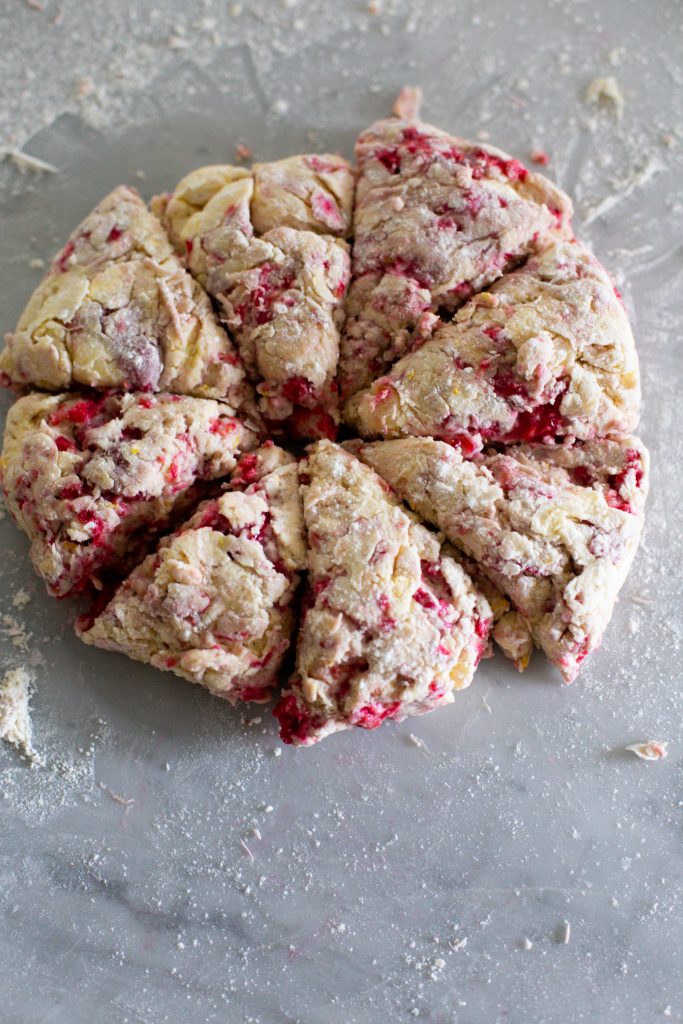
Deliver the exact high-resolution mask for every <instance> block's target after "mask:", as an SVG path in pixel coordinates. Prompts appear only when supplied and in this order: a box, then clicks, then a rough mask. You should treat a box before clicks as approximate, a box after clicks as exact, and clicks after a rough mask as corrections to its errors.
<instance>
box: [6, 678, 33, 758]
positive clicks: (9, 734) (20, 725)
mask: <svg viewBox="0 0 683 1024" xmlns="http://www.w3.org/2000/svg"><path fill="white" fill-rule="evenodd" d="M32 682H33V676H32V675H31V673H30V672H29V671H28V669H26V668H24V667H23V666H22V665H19V666H18V667H17V668H10V669H8V670H7V671H6V672H5V675H4V676H3V678H2V681H1V682H0V739H2V740H6V742H7V743H11V744H12V745H13V746H15V747H16V748H17V750H19V751H21V753H23V754H24V756H25V757H27V758H29V759H30V760H31V761H36V762H39V760H40V758H39V756H38V754H37V753H36V751H35V749H34V747H33V741H32V736H31V713H30V710H29V699H30V687H31V683H32Z"/></svg>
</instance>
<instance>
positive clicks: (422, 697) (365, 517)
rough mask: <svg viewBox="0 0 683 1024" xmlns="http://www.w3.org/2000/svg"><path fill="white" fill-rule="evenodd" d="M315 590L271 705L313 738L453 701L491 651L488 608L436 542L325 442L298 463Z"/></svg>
mask: <svg viewBox="0 0 683 1024" xmlns="http://www.w3.org/2000/svg"><path fill="white" fill-rule="evenodd" d="M300 479H301V483H302V488H301V489H302V492H303V501H304V519H305V524H306V531H307V535H308V569H309V577H308V590H307V593H306V596H305V598H304V612H303V622H302V626H301V630H300V633H299V639H298V646H297V660H296V674H295V676H294V678H293V680H292V681H291V683H290V689H289V690H288V691H286V692H285V694H283V697H282V699H281V700H280V702H279V704H278V705H277V707H276V709H275V715H276V717H277V718H278V720H279V722H280V730H281V733H280V734H281V736H282V739H283V740H284V741H285V742H286V743H294V744H297V745H307V744H311V743H315V742H316V741H317V740H319V739H322V737H324V736H326V735H328V734H329V733H333V732H337V731H338V730H340V729H347V728H350V727H351V726H360V727H361V728H364V729H374V728H376V727H377V726H378V725H380V724H381V723H382V722H383V721H384V720H385V719H387V718H392V719H395V720H399V721H400V720H401V719H403V718H405V717H406V716H407V715H415V714H422V713H424V712H426V711H431V710H432V709H433V708H436V707H439V706H441V705H442V704H449V703H451V701H452V700H453V692H454V691H455V690H459V689H462V688H463V687H465V686H467V685H468V684H469V682H470V680H471V678H472V674H473V672H474V669H475V667H476V665H477V663H478V661H479V659H480V657H481V656H482V653H483V652H484V651H485V649H486V647H487V638H488V633H489V628H490V625H491V610H490V608H489V606H488V603H487V601H486V600H485V598H483V597H482V596H481V595H480V594H479V593H478V592H477V591H476V590H475V588H474V587H473V586H472V583H471V581H470V579H469V577H468V576H467V574H466V573H465V571H464V570H463V569H462V568H461V567H460V565H458V563H457V562H456V561H455V560H454V559H453V558H451V557H449V556H448V554H447V553H446V552H445V551H444V549H443V547H442V543H441V538H440V537H439V536H438V535H437V534H434V533H432V532H431V531H430V530H428V529H426V528H425V527H424V526H422V525H421V524H420V523H419V522H417V520H416V518H415V517H414V516H413V515H412V514H411V513H409V512H407V511H406V510H405V509H404V508H403V506H402V505H401V504H400V502H399V499H398V498H396V497H395V496H394V495H393V494H392V493H391V491H390V489H389V487H388V486H387V485H386V484H385V483H384V482H383V481H382V480H381V479H380V478H379V477H378V476H377V474H376V473H374V472H373V471H372V470H371V469H369V468H368V467H367V466H364V465H363V464H362V463H361V462H359V461H358V460H357V459H356V458H355V457H354V456H353V455H351V454H350V453H349V452H347V451H344V449H343V448H341V447H339V446H338V445H335V444H332V443H331V442H329V441H321V442H319V443H318V444H317V445H315V446H312V447H311V448H310V449H309V454H308V457H307V458H306V459H304V460H303V461H302V463H301V465H300Z"/></svg>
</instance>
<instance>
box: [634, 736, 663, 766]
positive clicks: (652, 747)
mask: <svg viewBox="0 0 683 1024" xmlns="http://www.w3.org/2000/svg"><path fill="white" fill-rule="evenodd" d="M668 745H669V744H668V741H667V742H666V743H661V742H660V741H659V740H647V741H646V742H645V743H631V745H630V746H628V747H626V750H630V751H632V752H633V753H634V754H635V755H636V757H639V758H640V759H641V761H661V760H662V758H664V757H666V756H667V753H668V751H667V749H666V748H667V747H668Z"/></svg>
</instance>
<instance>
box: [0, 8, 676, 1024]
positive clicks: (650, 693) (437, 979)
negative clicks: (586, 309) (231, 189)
mask: <svg viewBox="0 0 683 1024" xmlns="http://www.w3.org/2000/svg"><path fill="white" fill-rule="evenodd" d="M373 11H374V12H375V13H373ZM682 29H683V13H682V10H681V6H680V4H678V3H677V2H675V0H668V2H667V0H653V2H650V3H649V4H643V3H641V2H639V0H595V2H593V3H588V2H580V0H562V2H561V3H560V2H545V0H519V2H518V3H516V4H511V3H508V2H505V0H490V2H489V3H487V4H481V3H475V2H455V0H451V2H449V0H441V2H433V3H429V2H427V0H412V2H404V0H376V3H375V4H374V5H368V4H367V3H365V2H364V0H358V2H356V0H353V2H348V3H343V2H336V3H333V2H331V0H330V2H322V0H319V2H310V0H309V2H306V0H299V2H297V0H289V2H286V3H280V2H268V0H256V2H253V3H247V2H243V3H231V2H229V0H215V2H214V0H212V2H209V0H206V2H198V3H193V4H191V5H189V4H187V3H186V2H185V0H156V2H149V3H146V2H142V0H140V2H137V3H135V2H131V0H126V2H117V3H107V2H105V0H91V2H89V3H84V2H83V0H42V2H40V3H39V2H38V0H33V2H30V3H28V2H22V0H5V2H4V3H3V5H2V10H1V11H0V39H1V40H2V49H3V61H2V65H1V68H0V91H1V94H2V97H3V103H2V104H0V147H4V149H3V150H2V152H3V154H4V157H5V159H4V160H3V161H2V162H1V163H0V184H1V186H2V196H1V197H0V211H1V222H2V232H1V234H0V265H1V267H2V288H1V290H0V313H1V316H0V321H1V323H2V327H3V330H10V329H12V328H13V326H14V323H15V321H16V319H17V317H18V314H19V313H20V311H21V308H22V306H23V304H24V302H25V301H26V299H27V297H28V295H29V293H30V291H31V290H32V288H33V287H34V286H35V284H36V283H37V281H38V279H39V277H40V274H41V261H46V260H49V258H50V257H51V255H52V254H53V253H54V251H55V249H56V248H57V246H58V245H59V244H60V243H61V242H62V241H63V239H64V237H65V236H66V234H67V233H68V231H69V230H70V229H71V228H72V227H73V226H75V224H76V222H77V221H78V220H79V219H80V218H81V217H82V216H83V215H84V214H85V213H86V212H87V211H88V210H89V209H90V208H91V206H92V205H93V204H94V203H95V202H96V201H97V200H98V199H99V198H100V197H101V196H102V195H103V194H104V193H105V192H106V191H108V190H109V189H110V188H111V187H112V186H114V185H115V184H117V183H119V182H120V181H128V182H130V183H132V184H134V185H137V186H138V187H139V188H140V189H141V191H142V192H143V193H144V194H145V195H147V196H149V195H152V194H153V193H155V192H157V191H160V190H162V189H166V188H169V187H171V186H173V184H174V183H175V182H176V180H177V179H178V178H179V177H180V175H181V174H183V173H184V172H185V171H187V170H189V169H190V168H191V167H193V166H196V165H198V164H199V163H202V162H210V161H219V160H225V159H228V160H230V159H233V158H234V152H235V147H236V145H237V144H238V143H245V144H247V145H248V146H250V147H251V148H252V149H253V151H254V154H255V157H256V158H257V159H268V158H271V157H278V156H284V155H286V154H288V153H290V152H293V151H296V150H299V149H301V148H303V147H306V148H328V147H331V148H333V149H340V150H341V151H343V152H344V153H346V154H349V155H350V153H351V149H352V144H353V139H354V136H355V135H356V134H357V132H358V131H359V130H360V129H361V128H362V127H363V126H364V125H365V124H367V123H368V122H369V121H370V120H371V119H373V118H375V117H378V116H381V115H382V114H384V113H386V112H387V111H388V109H389V106H390V103H391V101H392V99H393V96H394V95H395V93H396V92H397V90H398V89H399V88H400V87H401V86H402V85H403V84H405V83H406V82H410V83H415V84H420V85H421V86H422V87H423V90H424V96H425V107H424V113H425V116H426V117H427V119H429V120H432V121H434V122H435V123H437V124H439V125H442V126H443V127H444V128H447V129H450V130H452V131H454V132H457V133H459V134H462V135H465V136H478V137H479V138H485V139H487V140H490V141H492V142H493V143H495V144H497V145H499V146H501V147H502V148H505V149H507V150H509V151H510V152H512V153H513V154H515V155H516V156H518V157H519V158H521V159H523V160H529V158H530V154H531V152H532V150H533V149H534V148H535V147H542V148H543V149H544V150H545V151H547V153H548V154H549V157H550V163H549V165H548V168H547V171H548V173H549V174H550V175H551V176H552V177H554V178H555V179H557V180H558V181H559V183H560V184H561V185H562V186H563V187H564V188H566V189H567V190H568V191H569V192H570V193H571V194H572V195H573V197H574V199H575V203H576V208H577V214H576V230H577V233H578V234H579V235H580V236H581V237H582V238H584V239H585V240H587V241H588V242H590V243H591V244H592V245H593V246H594V247H595V249H596V251H597V253H598V255H599V256H600V257H601V259H602V260H603V261H604V262H605V264H606V265H607V266H608V267H609V268H610V269H611V270H612V271H613V273H614V274H615V276H616V278H617V281H618V283H619V287H620V289H621V290H622V292H623V294H624V297H625V302H626V304H627V307H628V309H629V311H630V313H631V315H632V317H633V322H634V328H635V332H636V336H637V340H638V345H639V351H640V356H641V363H642V369H643V378H644V380H643V383H644V403H643V417H642V434H643V436H644V439H645V441H646V443H647V444H648V445H649V446H650V449H651V452H652V456H653V473H652V490H651V497H650V500H649V508H648V523H647V530H646V535H645V540H644V544H643V546H642V548H641V551H640V553H639V555H638V558H637V561H636V563H635V566H634V569H633V571H632V573H631V576H630V577H629V580H628V582H627V584H626V586H625V588H624V591H623V594H622V598H621V600H620V603H619V605H618V608H617V611H616V613H615V616H614V619H613V622H612V624H611V627H610V629H609V632H608V635H607V638H606V641H605V643H604V646H603V648H602V649H601V651H600V652H598V653H597V654H596V655H595V656H593V658H592V659H591V661H590V662H589V664H588V666H587V667H586V669H585V671H584V672H583V674H582V675H581V676H580V678H579V680H578V681H577V682H576V683H575V684H574V685H573V686H571V687H563V686H562V685H561V684H560V683H559V680H558V678H557V677H556V676H555V674H554V673H553V672H552V671H551V670H550V669H549V668H548V666H547V665H546V664H545V663H544V661H543V659H542V658H541V657H540V656H538V655H537V656H536V658H535V659H534V661H533V664H532V667H531V668H530V670H529V671H528V672H527V673H526V674H525V675H524V676H522V677H518V676H517V675H516V673H515V672H514V670H513V669H512V668H511V667H510V665H509V663H507V662H505V661H504V660H503V659H501V658H495V659H494V660H492V661H488V662H486V663H484V664H483V665H482V666H481V668H480V670H479V671H478V674H477V676H476V678H475V681H474V684H473V685H472V687H471V688H470V689H469V690H467V691H466V692H464V693H463V694H461V695H459V696H458V699H457V700H456V703H455V704H454V706H452V707H451V708H450V709H448V710H445V711H443V712H441V713H438V714H434V715H430V716H427V717H425V718H423V719H415V720H413V721H411V722H407V723H405V724H404V725H402V726H400V727H392V726H385V727H384V728H382V729H381V730H379V731H378V732H376V733H364V732H361V731H360V730H356V731H355V732H354V733H353V734H351V733H348V734H342V735H339V736H336V737H333V738H331V739H330V740H328V741H326V742H324V743H322V744H321V745H320V746H319V747H317V748H314V749H311V750H302V751H297V750H292V749H289V748H286V749H282V750H281V751H280V750H279V749H278V743H277V740H276V730H275V722H274V720H273V719H272V717H271V715H270V708H268V707H266V708H248V709H247V710H245V711H240V710H239V709H238V710H233V709H231V708H230V707H228V706H227V705H225V704H223V703H221V702H219V701H218V700H215V699H213V698H211V697H209V696H208V695H207V694H206V693H204V692H201V691H200V690H199V689H195V688H193V687H191V686H189V685H187V684H185V683H183V682H182V681H181V680H179V679H176V678H175V677H173V676H170V675H164V674H161V673H159V672H155V671H153V670H152V669H147V668H145V667H143V666H138V665H135V664H133V663H128V662H126V661H125V660H124V659H122V658H119V657H116V656H114V655H110V656H108V655H106V654H104V653H102V652H98V651H96V650H94V649H90V648H86V647H84V646H82V645H80V644H79V643H78V642H77V640H76V639H75V638H74V637H73V634H72V632H71V620H72V617H73V611H72V609H71V607H70V606H69V604H68V603H59V602H54V601H51V600H49V599H48V598H47V597H46V596H45V594H44V592H43V588H42V585H41V583H40V581H39V580H38V579H37V578H36V577H35V576H34V575H33V572H32V570H31V568H30V565H29V562H28V557H27V545H26V543H25V540H24V538H23V536H22V535H21V534H20V533H19V531H18V530H16V528H15V527H14V526H13V524H12V523H11V522H10V520H9V517H6V518H5V520H4V521H3V522H0V537H1V542H2V552H3V558H2V589H1V591H0V640H1V641H2V654H3V668H4V669H6V668H7V667H11V666H14V665H18V664H30V665H31V666H32V670H33V672H34V674H35V692H34V694H33V699H32V716H33V726H34V740H35V745H36V747H37V749H38V750H39V751H40V753H41V755H42V757H43V758H44V762H45V763H44V765H42V766H39V765H35V766H33V767H30V766H28V765H27V764H26V763H25V762H24V761H22V760H21V758H20V757H19V756H18V755H17V753H16V751H15V750H14V749H13V748H11V747H9V746H8V745H7V744H0V746H1V747H2V749H0V797H1V799H0V808H1V810H2V819H1V824H0V906H1V908H2V918H1V924H0V950H1V952H0V963H1V964H2V968H1V970H0V1018H1V1019H2V1020H3V1021H7V1022H8V1024H39V1022H41V1024H42V1022H45V1024H47V1022H49V1024H92V1022H93V1021H95V1020H96V1021H98V1022H99V1024H124V1022H129V1024H164V1022H168V1024H184V1022H188V1024H204V1022H206V1024H209V1022H216V1024H295V1022H301V1024H379V1022H385V1021H386V1022H392V1024H393V1022H400V1024H403V1022H409V1021H410V1022H412V1021H425V1022H430V1024H499V1022H500V1024H503V1022H505V1024H573V1022H575V1021H576V1022H578V1021H583V1022H587V1024H630V1022H634V1024H635V1022H638V1024H642V1022H643V1021H657V1020H659V1019H660V1018H661V1019H662V1021H663V1022H664V1021H682V1020H683V985H682V978H683V973H682V972H681V964H680V955H681V874H682V873H681V835H680V811H681V799H682V797H681V787H680V781H681V763H682V761H681V730H680V723H681V700H680V680H681V668H682V666H681V657H680V626H681V617H680V587H679V585H678V580H679V579H680V566H681V554H682V552H681V548H682V544H681V535H682V532H681V525H680V524H681V507H682V495H681V464H680V447H681V444H680V423H679V420H678V419H677V415H676V414H677V412H678V415H680V403H677V400H678V388H679V383H678V381H677V379H676V377H677V373H676V371H677V370H679V369H680V365H681V334H682V333H683V312H682V307H681V294H682V293H683V249H682V239H683V205H682V200H681V180H683V178H682V172H683V85H682V83H683V73H682V71H681V66H682V65H681V53H682V52H683V31H682ZM607 76H612V77H613V78H614V79H615V82H616V84H617V86H618V88H619V90H620V92H621V94H622V95H623V100H624V104H623V112H621V111H620V110H619V109H618V105H615V104H614V103H613V102H611V101H610V100H609V99H607V98H605V97H603V100H602V102H598V103H594V104H592V103H589V102H588V100H587V99H586V90H587V87H588V85H589V83H590V82H591V81H592V80H593V79H595V78H596V77H607ZM17 150H19V151H20V153H21V152H23V153H29V154H32V155H33V156H34V157H37V158H39V159H41V160H43V161H47V162H48V163H49V164H51V165H53V167H54V168H56V169H57V170H56V172H55V173H50V172H40V171H38V170H36V169H32V168H27V167H25V166H23V164H24V163H25V161H23V160H22V158H21V155H19V156H18V157H17V152H16V151H17ZM18 164H22V166H21V167H20V166H19V165H18ZM3 401H4V407H5V408H6V407H7V405H8V402H9V399H8V398H7V397H5V398H4V400H3ZM648 739H659V740H668V741H669V743H670V746H669V751H670V755H669V757H668V758H667V759H666V760H664V761H662V762H659V763H651V764H650V763H644V762H641V761H639V760H638V759H637V758H635V757H634V756H633V755H632V754H629V753H626V752H625V751H624V747H625V746H626V745H627V744H629V743H633V742H634V741H638V740H648ZM416 740H417V741H418V742H416ZM566 923H569V924H570V926H571V932H570V935H569V941H568V942H564V941H561V940H562V939H563V938H565V937H567V935H566V932H567V930H566Z"/></svg>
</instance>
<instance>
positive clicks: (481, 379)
mask: <svg viewBox="0 0 683 1024" xmlns="http://www.w3.org/2000/svg"><path fill="white" fill-rule="evenodd" d="M639 402H640V387H639V374H638V357H637V355H636V349H635V344H634V341H633V335H632V333H631V328H630V326H629V323H628V319H627V317H626V313H625V312H624V308H623V306H622V304H621V302H620V301H619V298H618V296H617V295H616V293H615V290H614V286H613V284H612V282H611V281H610V279H609V277H608V275H607V273H606V272H605V270H603V268H602V267H601V266H600V264H599V263H598V261H597V260H596V259H595V257H594V256H593V255H592V253H590V251H589V250H588V249H586V248H585V246H583V245H581V244H579V243H578V242H565V241H561V242H557V243H553V244H551V245H549V246H548V247H547V248H546V249H544V250H543V251H542V252H541V253H539V254H538V255H535V256H532V257H530V259H529V260H528V262H527V263H526V264H525V266H524V267H522V268H521V269H519V270H516V271H514V273H511V274H508V275H506V276H505V277H503V278H501V279H500V280H499V281H497V282H496V283H495V284H494V285H493V286H492V288H491V290H490V291H488V292H481V293H480V294H479V295H477V296H475V298H473V299H472V300H471V301H470V302H468V303H467V304H466V305H465V306H463V307H462V309H460V310H458V312H457V313H456V315H455V317H454V319H453V321H452V322H451V323H448V324H445V325H444V326H443V327H441V328H440V329H439V330H437V332H436V333H435V335H434V336H433V337H432V338H431V339H430V340H429V341H428V342H427V343H426V344H425V345H423V346H422V347H420V348H418V349H416V350H415V351H413V352H412V353H410V355H407V356H405V357H404V358H403V359H401V360H400V361H399V362H398V363H396V364H395V365H394V367H393V368H392V369H391V371H390V373H389V374H388V375H387V376H385V377H380V378H379V379H378V380H376V381H375V383H374V384H373V385H372V387H371V388H370V389H369V391H367V392H365V393H364V394H363V396H362V397H361V398H360V399H359V401H358V406H357V409H358V414H357V415H358V424H359V426H360V430H361V432H362V433H363V434H364V435H366V436H376V435H380V436H383V437H401V436H406V435H408V434H412V435H418V436H430V437H436V438H442V439H443V440H446V441H448V442H449V443H451V444H457V445H460V446H461V447H462V449H463V452H464V453H465V454H472V453H473V452H475V451H478V450H479V449H480V448H482V447H483V446H484V445H485V444H486V443H487V442H490V441H502V442H507V443H511V442H525V441H544V440H548V441H553V440H555V439H556V438H560V437H561V438H564V439H568V440H572V439H576V438H579V439H580V440H587V439H589V438H591V437H604V436H606V435H609V434H625V433H628V432H629V431H631V430H633V428H634V427H635V425H636V423H637V419H638V406H639Z"/></svg>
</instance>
